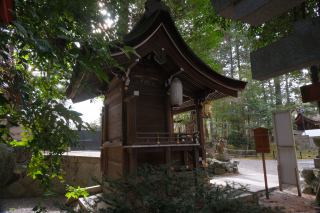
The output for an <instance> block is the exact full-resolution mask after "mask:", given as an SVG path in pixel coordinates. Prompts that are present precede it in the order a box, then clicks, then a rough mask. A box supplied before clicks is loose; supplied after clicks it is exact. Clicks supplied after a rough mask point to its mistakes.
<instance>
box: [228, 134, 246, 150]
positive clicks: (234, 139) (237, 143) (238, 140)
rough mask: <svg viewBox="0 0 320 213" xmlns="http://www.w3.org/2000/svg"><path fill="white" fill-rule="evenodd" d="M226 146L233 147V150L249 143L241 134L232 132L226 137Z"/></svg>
mask: <svg viewBox="0 0 320 213" xmlns="http://www.w3.org/2000/svg"><path fill="white" fill-rule="evenodd" d="M228 144H230V145H233V146H234V147H235V148H240V147H244V146H246V145H248V144H249V141H248V140H247V139H246V138H244V137H243V136H242V134H241V133H239V132H232V133H231V134H229V136H228Z"/></svg>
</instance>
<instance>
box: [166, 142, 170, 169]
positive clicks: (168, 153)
mask: <svg viewBox="0 0 320 213" xmlns="http://www.w3.org/2000/svg"><path fill="white" fill-rule="evenodd" d="M170 163H171V152H170V147H169V146H167V147H166V164H168V165H169V164H170ZM167 174H168V175H171V166H169V168H168V170H167Z"/></svg>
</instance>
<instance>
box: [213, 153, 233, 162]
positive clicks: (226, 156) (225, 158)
mask: <svg viewBox="0 0 320 213" xmlns="http://www.w3.org/2000/svg"><path fill="white" fill-rule="evenodd" d="M215 158H216V159H217V160H219V161H228V160H230V158H229V154H228V153H223V154H219V153H216V154H215Z"/></svg>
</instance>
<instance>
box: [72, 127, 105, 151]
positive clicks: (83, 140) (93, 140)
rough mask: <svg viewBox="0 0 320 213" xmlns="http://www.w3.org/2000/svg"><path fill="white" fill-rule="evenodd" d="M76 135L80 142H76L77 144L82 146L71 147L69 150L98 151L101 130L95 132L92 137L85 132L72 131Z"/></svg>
mask: <svg viewBox="0 0 320 213" xmlns="http://www.w3.org/2000/svg"><path fill="white" fill-rule="evenodd" d="M74 131H75V132H77V133H78V135H79V137H80V140H78V142H79V144H80V145H82V146H84V148H82V147H79V146H77V147H72V148H71V150H100V146H101V130H96V134H95V135H92V134H91V133H89V132H88V131H87V130H81V131H80V132H79V131H78V130H74Z"/></svg>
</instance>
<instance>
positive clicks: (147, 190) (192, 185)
mask: <svg viewBox="0 0 320 213" xmlns="http://www.w3.org/2000/svg"><path fill="white" fill-rule="evenodd" d="M170 168H171V167H170V166H168V165H162V166H159V167H156V168H153V167H152V166H151V165H144V167H143V168H141V169H139V171H138V174H137V175H126V176H125V177H122V178H120V179H118V180H111V179H109V178H108V177H105V181H106V182H107V183H108V186H105V185H102V183H100V184H101V185H102V187H105V188H106V189H107V190H108V191H109V192H110V193H108V194H103V195H102V196H100V197H99V196H98V197H97V198H96V199H95V200H94V203H95V204H94V205H90V206H91V207H92V208H96V207H97V204H98V203H100V202H104V203H106V204H107V205H108V207H107V208H105V209H98V210H97V211H98V212H110V213H122V212H123V213H128V212H132V213H135V212H137V213H138V212H139V213H149V212H151V213H152V212H155V213H156V212H157V213H160V212H170V213H172V212H188V213H195V212H204V213H206V212H208V213H209V212H281V209H280V208H273V209H272V208H270V207H261V206H259V205H258V203H256V202H254V201H251V202H248V201H247V202H244V201H243V200H241V199H235V198H236V197H238V196H240V195H242V194H244V193H247V192H248V190H247V188H246V187H245V186H243V185H236V184H227V186H226V187H222V186H219V185H215V184H210V183H206V181H205V180H206V178H207V177H208V176H207V173H208V171H207V169H205V170H201V171H198V170H196V171H192V172H190V171H186V170H184V169H183V168H181V169H182V172H172V174H171V175H168V174H167V173H166V171H167V170H168V169H170ZM136 178H137V180H138V182H139V184H136V182H135V179H136ZM55 205H58V206H60V208H61V210H63V211H65V212H75V211H74V210H72V209H70V208H68V207H66V206H64V205H62V204H61V203H60V204H58V203H55ZM78 212H81V210H79V211H78Z"/></svg>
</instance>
